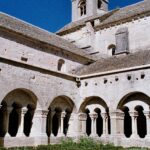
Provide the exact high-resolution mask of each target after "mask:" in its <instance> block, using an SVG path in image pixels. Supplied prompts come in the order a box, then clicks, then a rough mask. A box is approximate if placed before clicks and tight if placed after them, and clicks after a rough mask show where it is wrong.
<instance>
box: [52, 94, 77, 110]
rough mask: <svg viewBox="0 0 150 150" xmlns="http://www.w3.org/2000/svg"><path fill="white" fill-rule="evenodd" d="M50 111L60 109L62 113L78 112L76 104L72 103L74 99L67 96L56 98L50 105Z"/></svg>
mask: <svg viewBox="0 0 150 150" xmlns="http://www.w3.org/2000/svg"><path fill="white" fill-rule="evenodd" d="M49 109H51V110H54V109H59V110H61V111H70V112H76V110H77V109H76V106H75V103H74V102H73V101H72V99H71V98H69V97H68V96H65V95H60V96H57V97H55V98H54V99H53V100H52V102H51V104H50V105H49Z"/></svg>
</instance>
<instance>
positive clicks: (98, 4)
mask: <svg viewBox="0 0 150 150" xmlns="http://www.w3.org/2000/svg"><path fill="white" fill-rule="evenodd" d="M101 6H102V1H101V0H97V8H98V9H100V8H101Z"/></svg>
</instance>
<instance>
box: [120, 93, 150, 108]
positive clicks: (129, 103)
mask: <svg viewBox="0 0 150 150" xmlns="http://www.w3.org/2000/svg"><path fill="white" fill-rule="evenodd" d="M134 105H136V106H137V105H141V106H142V107H143V108H145V109H148V107H149V106H150V97H149V96H148V95H147V94H145V93H143V92H130V93H128V94H126V95H125V96H124V97H123V98H122V99H121V100H120V101H119V103H118V105H117V109H122V107H123V106H126V107H130V108H132V109H133V107H134ZM136 106H135V107H136Z"/></svg>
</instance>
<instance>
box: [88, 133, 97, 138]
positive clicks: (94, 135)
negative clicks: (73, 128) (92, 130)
mask: <svg viewBox="0 0 150 150" xmlns="http://www.w3.org/2000/svg"><path fill="white" fill-rule="evenodd" d="M90 137H91V138H99V136H98V134H91V135H90Z"/></svg>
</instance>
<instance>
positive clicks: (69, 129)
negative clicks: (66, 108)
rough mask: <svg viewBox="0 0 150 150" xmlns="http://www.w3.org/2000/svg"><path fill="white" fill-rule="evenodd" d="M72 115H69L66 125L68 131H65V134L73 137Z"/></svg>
mask: <svg viewBox="0 0 150 150" xmlns="http://www.w3.org/2000/svg"><path fill="white" fill-rule="evenodd" d="M73 121H74V115H73V114H71V116H70V119H69V123H68V124H69V126H68V132H67V136H69V137H74V132H75V131H74V130H75V129H74V126H73V124H74V122H73Z"/></svg>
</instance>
